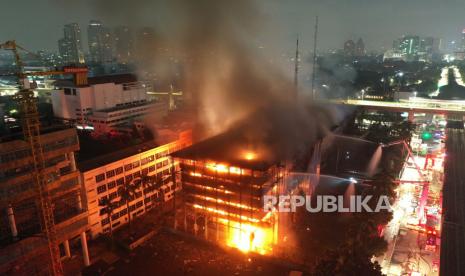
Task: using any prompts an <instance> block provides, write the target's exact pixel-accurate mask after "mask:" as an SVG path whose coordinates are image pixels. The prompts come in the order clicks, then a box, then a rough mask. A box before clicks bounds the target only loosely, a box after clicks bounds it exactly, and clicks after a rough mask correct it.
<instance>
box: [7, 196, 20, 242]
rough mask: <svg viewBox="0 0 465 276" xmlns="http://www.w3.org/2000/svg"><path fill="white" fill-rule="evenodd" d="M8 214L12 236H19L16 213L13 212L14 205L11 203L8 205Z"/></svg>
mask: <svg viewBox="0 0 465 276" xmlns="http://www.w3.org/2000/svg"><path fill="white" fill-rule="evenodd" d="M7 214H8V221H9V223H10V230H11V236H12V237H13V238H17V237H18V229H17V228H16V220H15V214H14V212H13V206H11V204H10V205H8V210H7Z"/></svg>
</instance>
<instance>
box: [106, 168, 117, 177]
mask: <svg viewBox="0 0 465 276" xmlns="http://www.w3.org/2000/svg"><path fill="white" fill-rule="evenodd" d="M113 176H115V171H114V170H111V171H107V178H110V177H113Z"/></svg>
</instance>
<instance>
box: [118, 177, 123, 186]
mask: <svg viewBox="0 0 465 276" xmlns="http://www.w3.org/2000/svg"><path fill="white" fill-rule="evenodd" d="M116 184H117V185H118V186H120V185H123V184H124V177H121V178H118V179H117V180H116Z"/></svg>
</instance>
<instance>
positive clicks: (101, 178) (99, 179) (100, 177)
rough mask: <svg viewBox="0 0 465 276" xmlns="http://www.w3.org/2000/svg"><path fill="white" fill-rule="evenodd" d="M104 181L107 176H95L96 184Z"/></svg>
mask: <svg viewBox="0 0 465 276" xmlns="http://www.w3.org/2000/svg"><path fill="white" fill-rule="evenodd" d="M103 180H105V174H103V173H101V174H99V175H96V176H95V182H97V183H98V182H102V181H103Z"/></svg>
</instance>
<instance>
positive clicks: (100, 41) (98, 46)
mask: <svg viewBox="0 0 465 276" xmlns="http://www.w3.org/2000/svg"><path fill="white" fill-rule="evenodd" d="M87 41H88V43H89V53H90V57H91V60H92V61H93V62H96V63H104V62H108V61H111V60H112V58H113V41H112V35H111V32H110V31H109V29H107V28H105V27H104V26H103V24H102V22H100V21H96V20H91V21H90V22H89V26H88V27H87Z"/></svg>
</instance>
